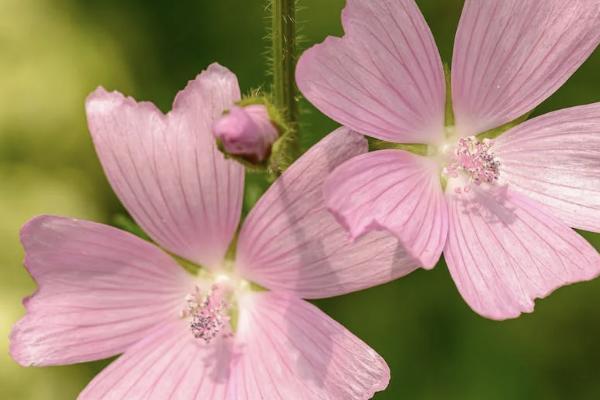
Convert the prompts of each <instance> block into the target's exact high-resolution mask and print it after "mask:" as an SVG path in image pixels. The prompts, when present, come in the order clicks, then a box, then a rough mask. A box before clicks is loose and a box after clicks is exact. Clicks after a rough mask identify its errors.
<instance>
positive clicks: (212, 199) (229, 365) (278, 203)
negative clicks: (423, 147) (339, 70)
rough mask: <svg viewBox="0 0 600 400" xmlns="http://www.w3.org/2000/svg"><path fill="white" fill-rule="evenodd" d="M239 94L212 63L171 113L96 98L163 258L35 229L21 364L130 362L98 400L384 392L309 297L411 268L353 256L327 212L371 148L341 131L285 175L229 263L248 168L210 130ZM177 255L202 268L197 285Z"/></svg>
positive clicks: (81, 229) (123, 239) (112, 160)
mask: <svg viewBox="0 0 600 400" xmlns="http://www.w3.org/2000/svg"><path fill="white" fill-rule="evenodd" d="M239 97H240V93H239V87H238V84H237V80H236V77H235V76H234V75H233V74H232V73H231V72H229V71H228V70H227V69H225V68H223V67H221V66H219V65H216V64H214V65H212V66H210V67H209V68H208V70H207V71H205V72H203V73H202V74H200V75H199V76H198V78H197V79H196V80H194V81H192V82H190V83H189V85H188V86H187V88H186V89H185V90H184V91H182V92H181V93H179V95H178V96H177V97H176V99H175V103H174V105H173V111H171V112H170V113H168V114H166V115H164V114H162V113H161V112H160V111H159V110H158V109H157V108H156V107H155V106H154V105H152V104H151V103H147V102H141V103H136V102H135V101H134V100H133V99H131V98H125V97H123V96H122V95H121V94H119V93H115V92H113V93H108V92H106V91H104V90H103V89H98V90H97V91H96V92H94V93H93V94H92V95H91V96H90V97H89V98H88V100H87V115H88V121H89V126H90V131H91V132H92V137H93V140H94V144H95V146H96V150H97V152H98V156H99V157H100V160H101V162H102V165H103V167H104V170H105V172H106V175H107V177H108V179H109V181H110V183H111V184H112V186H113V188H114V190H115V192H116V193H117V195H118V196H119V198H120V199H121V201H122V202H123V204H124V205H125V207H126V208H127V209H128V210H129V212H130V213H131V215H132V216H133V217H134V218H135V220H136V221H137V223H138V224H139V225H140V226H141V227H142V228H143V229H144V230H145V231H146V232H147V233H148V234H149V235H150V236H151V237H152V239H153V240H154V241H155V242H156V244H157V245H154V244H152V243H150V242H146V241H144V240H142V239H140V238H138V237H136V236H133V235H131V234H129V233H126V232H124V231H120V230H118V229H115V228H112V227H109V226H105V225H101V224H96V223H93V222H87V221H80V220H76V219H71V218H63V217H53V216H42V217H38V218H35V219H33V220H32V221H31V222H29V223H28V224H27V225H26V226H25V227H24V228H23V230H22V233H21V238H22V242H23V246H24V247H25V253H26V257H25V265H26V266H27V268H28V270H29V272H30V273H31V275H32V276H33V277H34V279H35V280H36V281H37V283H38V286H39V289H38V291H37V292H36V293H35V294H34V295H33V296H31V297H30V298H28V299H27V300H26V301H25V303H24V304H25V307H26V309H27V314H26V316H25V317H24V318H23V319H22V320H20V321H19V322H18V323H17V325H16V326H15V328H14V330H13V332H12V335H11V354H12V357H13V358H14V359H15V360H16V361H18V362H19V363H20V364H22V365H25V366H28V365H41V366H45V365H60V364H71V363H78V362H84V361H89V360H97V359H102V358H106V357H111V356H114V355H116V354H119V353H124V354H123V355H122V356H121V357H120V358H118V359H117V360H116V361H115V362H113V363H112V364H111V365H110V366H109V367H108V368H106V369H105V370H104V371H103V372H101V373H100V374H99V375H98V376H97V377H96V378H95V379H94V380H93V381H92V382H91V383H90V384H89V385H88V386H87V388H86V389H85V390H84V391H83V393H82V394H81V395H80V398H81V399H94V400H98V399H161V400H163V399H203V400H204V399H206V400H210V399H215V400H217V399H218V400H220V399H231V400H243V399H250V400H255V399H285V400H288V399H367V398H370V397H371V396H372V395H373V394H374V392H376V391H379V390H382V389H384V388H385V387H386V386H387V383H388V380H389V370H388V367H387V365H386V364H385V362H384V361H383V359H382V358H381V357H380V356H379V355H377V353H375V351H373V350H372V349H371V348H369V347H368V346H367V345H366V344H365V343H363V342H362V341H361V340H359V339H358V338H356V337H355V336H353V335H352V334H351V333H350V332H349V331H347V330H346V329H345V328H344V327H342V326H341V325H340V324H338V323H336V322H335V321H333V320H332V319H330V318H329V317H328V316H327V315H325V314H324V313H323V312H321V311H320V310H319V309H317V308H316V307H315V306H313V305H311V304H310V303H308V302H306V301H304V300H302V299H301V298H309V299H311V298H320V297H328V296H334V295H338V294H342V293H347V292H350V291H354V290H359V289H362V288H366V287H369V286H373V285H376V284H379V283H382V282H385V281H387V280H388V279H389V278H390V277H398V276H401V275H404V274H407V273H409V272H411V271H412V270H413V269H414V267H413V266H412V265H414V263H413V261H412V260H411V259H410V258H408V257H406V256H404V255H403V253H402V252H400V251H399V250H398V244H397V239H395V238H394V237H393V236H391V235H387V234H383V233H382V232H374V233H372V234H368V235H366V236H365V237H364V238H362V239H361V240H360V241H359V242H358V243H354V244H353V243H351V242H350V241H349V240H348V239H347V235H346V234H345V231H344V229H343V228H341V227H340V226H339V225H337V223H336V222H335V220H334V218H333V217H331V216H330V215H329V213H328V212H327V210H326V209H325V206H324V203H323V199H322V195H321V186H322V184H323V181H324V179H325V177H326V176H327V175H328V174H329V173H330V171H331V170H332V169H333V168H334V167H335V166H337V165H339V164H340V163H341V162H343V161H345V160H347V159H349V158H351V157H353V156H356V155H358V154H361V153H364V152H366V150H367V146H366V142H365V140H364V138H363V137H362V136H360V135H358V134H355V133H352V132H350V131H349V130H347V129H345V128H343V129H338V130H337V131H336V132H334V133H332V134H331V135H330V136H328V137H327V138H326V139H324V140H323V141H321V142H320V143H319V144H317V145H316V146H314V147H313V148H312V149H311V150H309V151H308V152H307V153H306V154H305V155H304V156H303V157H302V158H300V159H299V160H298V161H297V162H296V163H295V164H294V165H293V166H292V167H290V168H289V169H288V170H287V171H286V172H285V173H284V174H283V175H282V176H281V177H280V178H279V179H278V180H277V181H276V182H275V183H274V184H273V185H272V186H271V188H270V189H269V190H268V191H267V193H266V194H265V195H264V196H263V197H262V198H261V199H260V201H259V202H258V203H257V205H256V207H255V208H254V209H253V210H252V212H251V213H250V214H249V216H248V218H247V219H246V221H245V223H244V224H243V226H242V228H241V231H240V233H239V235H238V236H237V242H236V241H234V243H235V242H236V243H237V244H236V246H235V248H236V255H235V260H232V259H231V257H225V255H226V253H227V251H228V248H229V247H230V246H231V242H232V238H233V237H234V233H235V231H236V228H237V225H238V222H239V219H240V211H241V203H242V193H243V185H244V170H243V168H242V167H241V166H240V165H238V164H237V163H236V162H234V161H230V160H226V159H225V158H224V157H223V155H222V154H221V153H220V152H219V151H218V150H217V149H216V146H215V145H214V139H213V136H212V134H211V127H212V124H213V123H214V121H215V119H216V118H218V117H219V116H220V115H221V113H222V112H223V110H224V109H227V108H229V107H231V106H232V104H233V103H234V102H235V101H237V100H239ZM170 254H177V255H178V256H180V257H183V258H185V259H187V260H190V261H192V262H194V263H197V264H201V265H202V266H203V267H204V268H202V269H201V270H200V272H199V273H198V274H197V275H192V274H190V273H188V272H186V271H185V270H184V269H183V268H181V267H180V266H179V265H178V264H177V262H176V261H175V259H174V258H173V257H171V256H170ZM251 282H256V283H258V284H259V285H261V286H262V287H265V288H268V289H270V291H266V290H257V289H256V285H253V284H252V283H251Z"/></svg>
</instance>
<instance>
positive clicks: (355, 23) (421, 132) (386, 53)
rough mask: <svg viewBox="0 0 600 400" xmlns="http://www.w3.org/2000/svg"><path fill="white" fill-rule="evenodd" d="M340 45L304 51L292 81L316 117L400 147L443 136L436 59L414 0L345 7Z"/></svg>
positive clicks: (353, 2) (330, 41)
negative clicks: (397, 144) (307, 101)
mask: <svg viewBox="0 0 600 400" xmlns="http://www.w3.org/2000/svg"><path fill="white" fill-rule="evenodd" d="M342 22H343V25H344V30H345V32H346V34H345V36H344V37H343V38H334V37H329V38H327V39H326V40H325V41H324V42H323V43H321V44H318V45H316V46H314V47H312V48H310V49H308V50H307V51H305V52H304V54H303V55H302V57H300V60H299V62H298V67H297V70H296V81H297V83H298V87H299V88H300V91H302V93H303V94H304V96H306V98H307V99H308V100H310V101H311V102H312V103H313V104H314V105H315V106H316V107H317V108H318V109H319V110H320V111H321V112H323V113H324V114H326V115H327V116H329V117H330V118H332V119H334V120H336V121H338V122H340V123H341V124H343V125H345V126H348V127H350V128H352V129H354V130H356V131H358V132H361V133H367V134H369V135H370V136H374V137H377V138H380V139H384V140H389V141H393V142H402V143H429V142H436V141H437V140H438V139H439V138H440V137H441V136H442V135H443V132H444V130H443V129H444V104H445V93H446V89H445V83H444V72H443V67H442V62H441V59H440V55H439V53H438V51H437V47H436V45H435V42H434V39H433V36H432V34H431V31H430V30H429V27H428V26H427V23H426V22H425V19H424V18H423V15H422V14H421V12H420V11H419V9H418V7H417V5H416V4H415V3H414V1H413V0H371V1H361V0H348V2H347V5H346V8H345V9H344V11H343V13H342Z"/></svg>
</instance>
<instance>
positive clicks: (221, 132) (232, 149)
mask: <svg viewBox="0 0 600 400" xmlns="http://www.w3.org/2000/svg"><path fill="white" fill-rule="evenodd" d="M213 134H214V135H215V138H217V139H219V140H220V141H221V143H222V145H223V148H224V150H225V151H226V152H227V153H229V154H233V155H236V156H241V157H246V158H248V159H249V160H250V161H255V162H256V161H263V160H264V159H265V158H267V157H268V155H269V153H270V151H271V145H272V144H273V143H274V142H275V140H277V137H278V136H279V132H278V131H277V128H276V127H275V126H274V125H273V123H271V119H270V118H269V113H268V111H267V108H266V107H265V106H264V105H262V104H252V105H249V106H245V107H238V106H235V107H233V108H231V109H230V110H229V112H228V113H227V114H224V115H223V116H222V117H221V118H219V119H218V120H217V121H216V122H215V123H214V125H213Z"/></svg>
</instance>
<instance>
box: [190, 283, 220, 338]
mask: <svg viewBox="0 0 600 400" xmlns="http://www.w3.org/2000/svg"><path fill="white" fill-rule="evenodd" d="M186 303H187V306H186V309H185V310H184V311H183V313H182V316H183V317H191V320H190V329H191V330H192V334H193V335H194V337H195V338H196V339H202V340H204V341H205V342H206V343H210V341H212V340H213V339H214V338H215V337H217V336H218V335H219V334H221V335H224V336H228V335H229V333H230V332H229V320H230V318H229V316H228V315H227V310H228V303H227V301H226V300H225V297H224V293H223V289H222V288H221V287H219V285H216V284H215V285H212V287H211V288H210V291H209V292H208V293H207V294H206V295H205V296H204V297H202V295H201V292H200V289H199V288H198V287H196V288H195V292H194V293H192V294H189V295H187V296H186Z"/></svg>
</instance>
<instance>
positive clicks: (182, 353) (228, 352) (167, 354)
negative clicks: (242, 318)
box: [78, 320, 250, 400]
mask: <svg viewBox="0 0 600 400" xmlns="http://www.w3.org/2000/svg"><path fill="white" fill-rule="evenodd" d="M231 344H232V343H231V341H230V340H223V339H217V341H215V342H211V343H210V344H206V343H204V342H202V341H199V340H197V339H194V336H193V335H192V333H191V332H190V330H189V327H188V326H187V325H186V324H185V322H184V321H182V320H178V321H171V322H168V323H165V324H163V325H161V326H157V327H156V328H155V329H154V331H153V332H151V333H150V334H148V335H147V336H146V337H145V338H144V339H143V340H141V341H140V342H138V343H136V344H135V345H134V346H132V347H131V348H130V349H128V350H127V351H126V352H125V354H123V355H122V356H121V357H119V359H118V360H116V361H115V362H113V363H112V364H111V365H109V366H108V367H107V368H105V369H104V370H103V371H102V372H101V373H100V374H98V375H97V376H96V377H95V378H94V379H93V380H92V382H90V384H89V385H88V386H87V387H86V388H85V389H84V391H83V392H82V393H81V394H80V395H79V397H78V399H79V400H88V399H89V400H109V399H111V400H112V399H132V400H133V399H135V400H151V399H154V400H179V399H186V400H234V399H235V398H233V397H231V396H229V395H227V387H228V386H229V384H230V375H231V373H232V371H231V368H232V364H233V360H234V357H233V352H232V351H233V350H232V346H231ZM236 400H237V399H236ZM240 400H241V399H240ZM248 400H250V399H248Z"/></svg>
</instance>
